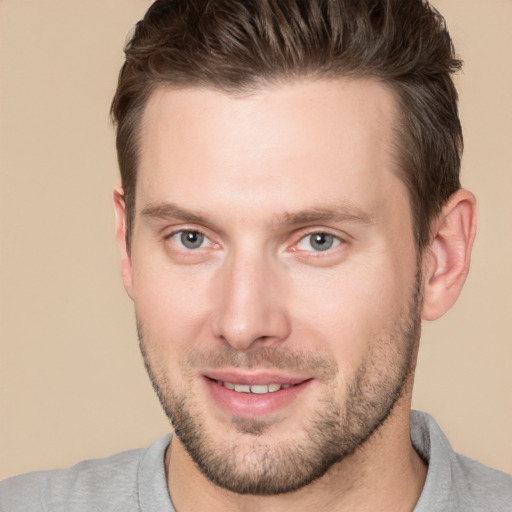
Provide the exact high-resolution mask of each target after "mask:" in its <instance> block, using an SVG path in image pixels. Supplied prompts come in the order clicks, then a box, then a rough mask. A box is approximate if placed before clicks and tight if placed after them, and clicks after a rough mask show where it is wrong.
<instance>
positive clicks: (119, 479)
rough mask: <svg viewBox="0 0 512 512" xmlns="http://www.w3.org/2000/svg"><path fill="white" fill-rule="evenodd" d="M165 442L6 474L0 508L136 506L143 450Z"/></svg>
mask: <svg viewBox="0 0 512 512" xmlns="http://www.w3.org/2000/svg"><path fill="white" fill-rule="evenodd" d="M165 441H166V443H165ZM167 444H168V440H167V439H166V438H162V439H160V440H159V441H157V443H155V445H153V446H152V447H151V448H150V449H136V450H129V451H126V452H121V453H118V454H115V455H112V456H110V457H106V458H102V459H90V460H84V461H81V462H79V463H78V464H75V465H74V466H72V467H70V468H67V469H57V470H51V471H36V472H32V473H27V474H24V475H18V476H14V477H11V478H8V479H6V480H4V481H2V482H0V512H18V511H20V512H21V511H23V512H28V511H30V512H32V511H33V512H36V511H44V512H47V511H48V512H49V511H52V512H54V511H55V512H57V511H58V512H60V511H62V512H64V511H65V512H83V511H86V510H87V511H89V510H99V511H102V512H107V511H109V512H110V511H116V512H118V511H121V510H125V509H126V510H134V509H135V510H138V490H139V485H138V484H139V472H140V467H141V465H142V464H143V460H144V458H145V456H146V453H147V452H148V451H150V450H153V451H154V450H155V446H156V448H157V449H159V450H161V451H162V453H163V451H164V450H165V446H166V445H167ZM157 445H158V446H157ZM134 505H135V507H136V508H135V507H134Z"/></svg>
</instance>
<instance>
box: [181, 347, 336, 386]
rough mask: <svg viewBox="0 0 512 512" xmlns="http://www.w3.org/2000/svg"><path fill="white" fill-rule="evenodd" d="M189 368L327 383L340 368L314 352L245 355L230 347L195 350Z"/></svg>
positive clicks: (188, 360)
mask: <svg viewBox="0 0 512 512" xmlns="http://www.w3.org/2000/svg"><path fill="white" fill-rule="evenodd" d="M186 366H187V367H188V368H209V369H222V368H242V369H247V370H253V369H259V368H262V369H265V370H269V369H272V370H283V371H286V372H288V373H298V374H307V375H308V376H311V377H313V376H314V377H316V378H317V379H319V380H322V381H324V382H327V381H330V380H333V379H334V378H335V377H336V375H337V373H338V364H337V363H336V361H335V360H334V358H332V357H329V356H327V355H325V354H318V353H311V352H294V351H291V350H284V349H282V348H278V347H259V348H255V349H252V350H249V351H243V352H241V351H237V350H235V349H233V348H231V347H222V348H219V349H215V350H204V351H199V350H197V349H193V350H191V352H190V353H189V354H188V356H187V357H186Z"/></svg>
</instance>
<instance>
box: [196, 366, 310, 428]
mask: <svg viewBox="0 0 512 512" xmlns="http://www.w3.org/2000/svg"><path fill="white" fill-rule="evenodd" d="M203 377H204V382H205V384H206V388H207V389H208V391H209V395H210V397H211V398H212V399H213V402H214V403H215V404H216V405H217V406H218V407H220V409H222V410H224V411H225V412H227V413H228V414H229V415H230V416H231V417H240V418H253V419H256V418H263V417H267V416H268V415H271V414H276V413H283V412H284V411H285V410H286V408H287V407H289V406H291V404H293V403H295V402H296V400H297V399H298V398H299V397H300V396H301V395H303V393H305V392H306V390H307V389H309V388H310V387H311V386H312V384H313V381H314V380H315V379H312V378H309V377H306V378H305V377H302V378H300V377H291V376H284V375H262V374H260V375H256V374H240V373H238V372H211V373H210V374H209V375H204V374H203ZM288 410H290V409H288Z"/></svg>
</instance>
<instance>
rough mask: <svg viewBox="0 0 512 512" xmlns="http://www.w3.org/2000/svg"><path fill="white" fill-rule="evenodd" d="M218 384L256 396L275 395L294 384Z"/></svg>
mask: <svg viewBox="0 0 512 512" xmlns="http://www.w3.org/2000/svg"><path fill="white" fill-rule="evenodd" d="M217 383H218V384H220V385H221V386H224V387H226V388H228V389H231V390H232V391H236V392H237V393H254V394H255V395H264V394H266V393H275V392H276V391H279V390H280V389H288V388H289V387H291V386H292V384H268V385H266V384H258V385H254V386H250V385H249V384H233V383H232V382H222V381H221V380H218V381H217Z"/></svg>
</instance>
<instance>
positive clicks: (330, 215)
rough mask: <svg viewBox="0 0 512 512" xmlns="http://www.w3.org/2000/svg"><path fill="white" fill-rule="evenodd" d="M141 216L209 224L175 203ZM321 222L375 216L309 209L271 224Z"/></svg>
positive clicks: (370, 220) (364, 220) (355, 210)
mask: <svg viewBox="0 0 512 512" xmlns="http://www.w3.org/2000/svg"><path fill="white" fill-rule="evenodd" d="M141 216H143V217H149V218H159V219H176V220H180V221H183V222H191V223H197V224H207V223H211V218H210V217H209V216H207V215H205V214H202V213H197V212H192V211H190V210H187V209H185V208H182V207H180V206H178V205H176V204H175V203H169V202H162V203H154V204H149V205H147V206H146V207H144V208H143V209H142V211H141ZM322 222H351V223H357V224H368V225H371V224H374V223H375V216H374V215H373V214H371V213H369V212H367V211H365V210H363V209H361V208H359V207H357V206H355V205H343V206H338V205H335V206H329V207H322V208H310V209H307V210H303V211H298V212H286V213H283V214H281V215H278V216H277V217H276V218H275V219H274V222H273V223H276V224H284V225H290V226H299V225H302V224H312V223H322Z"/></svg>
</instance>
